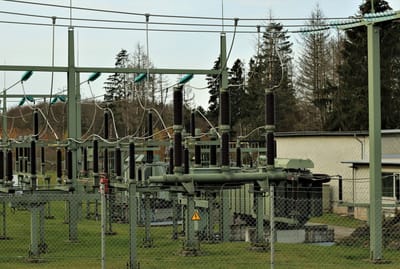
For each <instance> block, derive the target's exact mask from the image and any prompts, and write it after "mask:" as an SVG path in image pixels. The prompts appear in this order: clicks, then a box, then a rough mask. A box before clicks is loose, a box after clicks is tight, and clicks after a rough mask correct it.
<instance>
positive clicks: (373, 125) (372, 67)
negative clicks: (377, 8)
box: [367, 24, 382, 261]
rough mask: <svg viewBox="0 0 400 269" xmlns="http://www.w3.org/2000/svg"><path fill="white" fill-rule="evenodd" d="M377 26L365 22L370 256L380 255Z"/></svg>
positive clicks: (379, 117) (378, 39)
mask: <svg viewBox="0 0 400 269" xmlns="http://www.w3.org/2000/svg"><path fill="white" fill-rule="evenodd" d="M379 31H380V29H379V27H378V26H376V25H374V24H369V25H367V32H368V107H369V147H370V151H369V152H370V153H369V162H370V165H369V167H370V169H369V173H370V210H369V223H370V259H371V260H372V261H379V260H381V259H382V141H381V82H380V47H379V41H380V38H379V37H380V34H379Z"/></svg>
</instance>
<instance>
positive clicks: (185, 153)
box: [183, 148, 189, 174]
mask: <svg viewBox="0 0 400 269" xmlns="http://www.w3.org/2000/svg"><path fill="white" fill-rule="evenodd" d="M183 156H184V170H183V173H184V174H189V149H188V148H185V149H184V150H183Z"/></svg>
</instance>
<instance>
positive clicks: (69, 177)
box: [67, 150, 72, 180]
mask: <svg viewBox="0 0 400 269" xmlns="http://www.w3.org/2000/svg"><path fill="white" fill-rule="evenodd" d="M67 156H68V157H67V159H68V161H67V164H68V165H67V177H68V179H69V180H72V151H71V150H68V151H67Z"/></svg>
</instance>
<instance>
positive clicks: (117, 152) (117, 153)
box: [115, 147, 122, 179]
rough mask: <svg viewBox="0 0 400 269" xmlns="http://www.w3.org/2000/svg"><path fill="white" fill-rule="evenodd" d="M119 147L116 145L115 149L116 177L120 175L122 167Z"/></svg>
mask: <svg viewBox="0 0 400 269" xmlns="http://www.w3.org/2000/svg"><path fill="white" fill-rule="evenodd" d="M121 166H122V165H121V148H120V147H117V148H116V149H115V174H116V176H117V177H118V179H121V177H122V167H121Z"/></svg>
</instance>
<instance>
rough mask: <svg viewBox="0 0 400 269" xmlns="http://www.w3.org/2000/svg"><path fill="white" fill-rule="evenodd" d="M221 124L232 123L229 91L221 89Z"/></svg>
mask: <svg viewBox="0 0 400 269" xmlns="http://www.w3.org/2000/svg"><path fill="white" fill-rule="evenodd" d="M220 109H221V115H220V116H221V125H228V126H229V125H230V119H229V118H230V113H229V92H228V91H226V90H225V91H221V106H220Z"/></svg>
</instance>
